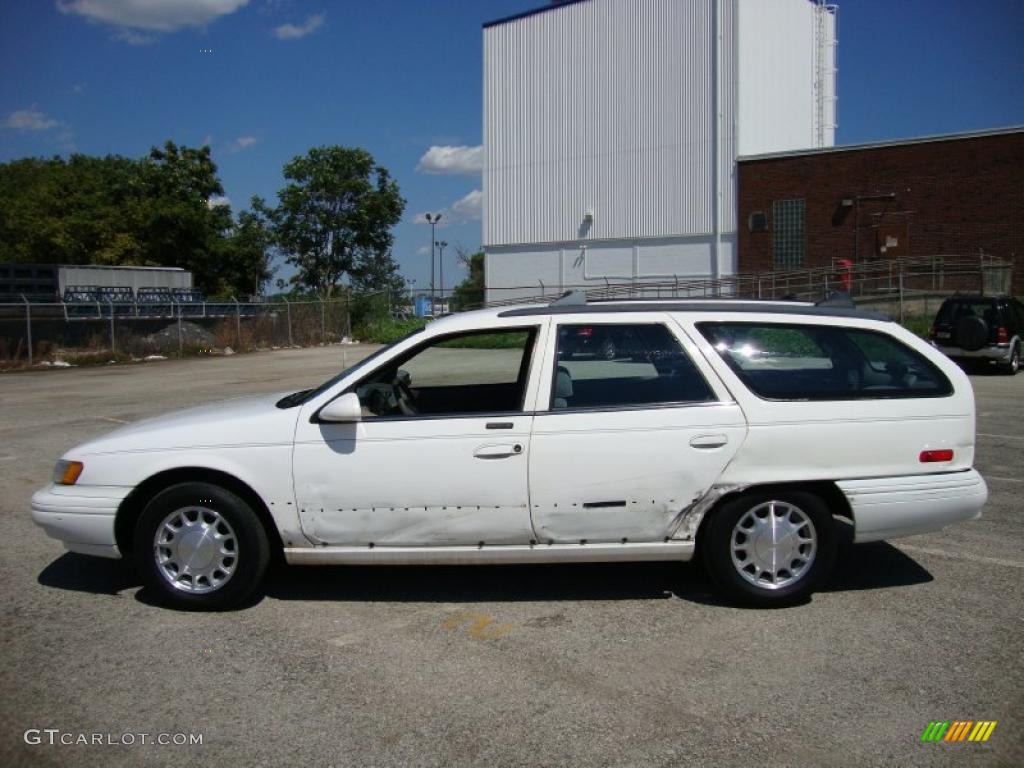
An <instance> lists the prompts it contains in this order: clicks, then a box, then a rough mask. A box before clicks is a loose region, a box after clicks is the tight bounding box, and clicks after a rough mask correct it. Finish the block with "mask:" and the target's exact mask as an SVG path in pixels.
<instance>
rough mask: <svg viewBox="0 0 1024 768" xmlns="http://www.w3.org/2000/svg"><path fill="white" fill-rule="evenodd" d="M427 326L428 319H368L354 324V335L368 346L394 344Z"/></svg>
mask: <svg viewBox="0 0 1024 768" xmlns="http://www.w3.org/2000/svg"><path fill="white" fill-rule="evenodd" d="M426 324H427V319H426V318H420V317H416V318H411V319H409V320H396V319H395V318H393V317H387V316H385V317H368V318H367V319H365V320H364V321H362V322H361V323H356V324H354V326H353V327H354V330H353V332H352V335H353V337H354V338H357V339H359V341H361V342H364V343H367V344H394V343H395V342H396V341H398V340H399V339H402V338H404V337H406V336H408V335H409V334H410V333H412V332H413V331H415V330H418V329H420V328H422V327H423V326H425V325H426Z"/></svg>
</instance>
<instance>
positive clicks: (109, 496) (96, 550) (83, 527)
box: [32, 485, 131, 559]
mask: <svg viewBox="0 0 1024 768" xmlns="http://www.w3.org/2000/svg"><path fill="white" fill-rule="evenodd" d="M130 491H131V488H122V487H119V486H110V485H92V486H89V485H85V486H78V485H48V486H47V487H46V488H41V489H40V490H38V491H36V492H35V494H33V496H32V520H33V522H35V524H36V525H38V526H40V527H41V528H42V529H43V530H44V531H46V534H47V535H48V536H51V537H52V538H54V539H59V540H61V541H62V542H64V546H65V547H67V548H68V549H69V550H70V551H72V552H81V553H82V554H85V555H98V556H99V557H110V558H115V559H117V558H120V557H121V552H120V550H119V549H118V547H117V541H116V540H115V538H114V518H115V517H116V516H117V509H118V507H119V506H120V505H121V502H122V501H124V498H125V496H127V495H128V494H129V492H130Z"/></svg>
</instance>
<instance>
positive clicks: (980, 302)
mask: <svg viewBox="0 0 1024 768" xmlns="http://www.w3.org/2000/svg"><path fill="white" fill-rule="evenodd" d="M961 317H980V318H982V319H983V320H985V321H986V322H987V323H988V324H989V327H990V328H991V327H993V326H995V325H998V324H999V308H998V306H997V305H996V302H995V301H994V300H992V299H948V300H947V301H946V302H945V303H943V305H942V307H941V308H940V309H939V314H938V316H937V317H936V318H935V322H936V323H937V324H939V325H955V324H956V323H957V321H958V320H960V318H961Z"/></svg>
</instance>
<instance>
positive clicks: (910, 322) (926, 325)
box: [903, 317, 933, 339]
mask: <svg viewBox="0 0 1024 768" xmlns="http://www.w3.org/2000/svg"><path fill="white" fill-rule="evenodd" d="M932 319H933V318H931V317H908V318H907V319H906V320H904V321H903V327H904V328H906V329H907V330H908V331H910V332H911V333H915V334H917V335H918V336H920V337H921V338H922V339H927V338H928V331H930V330H931V327H932Z"/></svg>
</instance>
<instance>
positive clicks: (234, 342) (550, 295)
mask: <svg viewBox="0 0 1024 768" xmlns="http://www.w3.org/2000/svg"><path fill="white" fill-rule="evenodd" d="M1012 277H1013V264H1012V262H1008V261H1003V260H999V259H995V258H993V257H990V256H984V255H982V256H928V257H915V258H913V259H902V260H887V261H885V260H875V261H866V262H857V263H850V262H837V263H836V264H834V265H832V266H831V267H821V268H815V269H804V270H792V271H786V272H768V273H760V274H741V275H732V276H729V277H724V278H721V279H718V280H707V279H700V280H693V279H673V280H659V281H635V280H634V281H618V282H612V281H605V282H604V283H599V284H594V283H589V284H587V285H580V286H560V287H559V288H560V289H561V290H558V291H556V290H550V291H549V290H547V289H546V288H545V289H544V290H543V291H541V292H540V293H538V294H536V295H528V296H523V295H522V292H521V291H520V295H518V296H517V297H515V298H510V299H498V300H496V301H495V300H492V301H490V302H487V304H486V306H501V305H504V304H512V303H515V304H519V303H530V302H542V301H550V300H552V299H554V298H556V297H557V296H558V295H559V293H561V291H562V290H566V289H571V288H576V289H578V290H583V291H585V292H586V294H587V296H588V298H590V299H591V300H600V299H621V298H643V299H659V298H703V297H707V298H711V297H736V298H750V299H798V300H812V301H816V300H819V299H822V298H824V297H826V296H828V295H829V294H830V293H831V292H833V291H837V290H839V291H847V292H849V293H850V294H851V295H853V296H854V298H855V299H856V300H857V303H858V305H860V306H864V307H872V308H876V309H879V310H881V311H883V312H886V313H888V314H890V315H891V316H892V317H894V318H896V319H898V320H900V321H901V322H907V323H908V324H910V325H913V324H914V323H915V322H916V323H918V324H923V323H925V322H926V321H930V320H931V318H932V317H933V316H934V313H935V312H936V311H937V309H938V307H939V305H940V304H941V303H942V300H943V299H944V298H945V297H946V296H949V295H950V294H953V293H956V292H968V293H982V294H987V295H995V294H1005V293H1009V292H1010V291H1011V290H1012ZM136 296H137V295H136ZM458 298H459V299H460V300H459V301H456V300H455V299H456V297H455V296H444V297H440V298H439V299H438V297H436V296H435V297H434V301H433V307H434V311H433V312H431V311H430V309H429V306H428V305H427V304H426V303H425V302H420V301H417V297H415V296H413V297H412V299H411V301H409V302H402V303H401V304H399V303H398V302H395V301H393V300H392V297H391V295H390V294H389V293H387V292H378V293H366V294H358V293H350V292H348V291H346V292H345V293H344V294H342V295H340V296H338V297H335V298H329V299H304V300H298V301H296V300H289V299H286V298H281V299H279V300H275V301H266V302H258V303H253V302H239V301H234V300H232V301H226V302H224V301H221V302H203V301H176V300H167V301H162V302H140V301H138V300H137V298H136V299H135V300H132V297H131V295H130V294H128V293H127V292H126V295H125V298H124V300H117V299H116V298H115V297H110V298H108V299H107V300H106V301H91V302H61V303H50V304H40V303H30V302H28V301H24V300H23V301H21V302H7V303H0V365H2V366H4V367H12V366H14V367H17V366H24V365H26V364H28V365H33V364H38V363H51V364H52V363H57V364H62V363H69V364H74V363H76V362H82V363H85V362H92V363H96V362H106V361H107V360H115V361H123V360H129V359H144V358H146V357H148V356H151V355H160V356H165V357H171V356H183V355H195V354H224V353H230V352H244V351H251V350H257V349H275V348H282V347H297V346H313V345H318V344H331V343H337V342H340V341H343V340H344V339H346V338H349V339H351V338H353V337H355V338H359V339H363V340H365V338H364V336H363V334H364V333H367V332H368V331H370V330H372V331H374V333H373V334H370V335H374V336H375V338H374V339H373V340H377V341H391V340H393V339H394V338H397V337H398V336H400V335H404V333H405V332H406V331H407V330H408V328H406V327H405V325H404V324H403V323H395V322H393V321H394V319H396V318H398V319H401V320H403V321H404V320H407V319H408V318H409V317H410V316H412V315H413V314H440V313H444V312H446V311H448V310H449V309H451V310H461V309H474V308H476V307H477V306H480V305H484V304H483V302H481V303H480V304H477V303H476V302H474V301H472V300H471V298H470V297H469V296H460V297H458ZM467 299H470V300H468V301H467ZM421 303H423V304H424V306H423V307H419V306H418V305H419V304H421ZM419 310H422V312H421V311H419ZM382 324H383V325H388V324H390V326H394V327H386V328H382V327H381V326H382ZM389 334H390V335H389Z"/></svg>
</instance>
